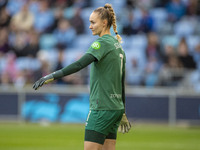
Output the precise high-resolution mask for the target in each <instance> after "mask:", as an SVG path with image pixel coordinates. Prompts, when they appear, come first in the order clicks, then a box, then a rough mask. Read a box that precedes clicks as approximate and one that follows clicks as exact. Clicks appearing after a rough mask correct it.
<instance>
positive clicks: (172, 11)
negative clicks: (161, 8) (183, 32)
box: [166, 0, 186, 22]
mask: <svg viewBox="0 0 200 150" xmlns="http://www.w3.org/2000/svg"><path fill="white" fill-rule="evenodd" d="M166 9H167V11H168V13H169V14H168V20H169V21H170V22H176V21H177V20H179V19H181V17H183V16H184V15H185V13H186V7H185V5H184V4H183V3H182V1H181V0H171V1H170V2H169V3H168V4H167V6H166Z"/></svg>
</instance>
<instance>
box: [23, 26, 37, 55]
mask: <svg viewBox="0 0 200 150" xmlns="http://www.w3.org/2000/svg"><path fill="white" fill-rule="evenodd" d="M28 36H29V37H28V38H29V40H28V43H27V45H26V47H25V56H29V57H33V58H35V57H36V56H37V53H38V52H39V50H40V45H39V35H38V33H37V32H35V31H34V30H30V31H29V33H28Z"/></svg>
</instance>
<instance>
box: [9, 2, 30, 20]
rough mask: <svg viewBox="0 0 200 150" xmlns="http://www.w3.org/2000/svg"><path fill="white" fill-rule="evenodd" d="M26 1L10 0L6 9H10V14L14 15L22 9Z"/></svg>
mask: <svg viewBox="0 0 200 150" xmlns="http://www.w3.org/2000/svg"><path fill="white" fill-rule="evenodd" d="M25 3H26V1H25V0H14V1H13V0H8V4H7V6H6V9H7V10H8V12H9V14H10V15H11V16H13V15H14V14H16V13H17V12H19V11H20V9H21V8H22V7H23V5H24V4H25Z"/></svg>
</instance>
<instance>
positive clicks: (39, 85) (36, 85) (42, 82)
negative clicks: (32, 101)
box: [33, 79, 45, 90]
mask: <svg viewBox="0 0 200 150" xmlns="http://www.w3.org/2000/svg"><path fill="white" fill-rule="evenodd" d="M44 82H45V81H44V80H42V79H40V80H38V81H36V82H35V84H34V85H33V88H34V89H35V90H37V89H38V88H39V87H41V86H42V85H43V84H44Z"/></svg>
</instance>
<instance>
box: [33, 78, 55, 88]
mask: <svg viewBox="0 0 200 150" xmlns="http://www.w3.org/2000/svg"><path fill="white" fill-rule="evenodd" d="M53 80H54V77H53V75H52V74H49V75H46V76H44V77H42V78H40V79H39V80H38V81H36V82H35V83H34V84H33V88H34V89H35V90H37V89H38V88H39V87H41V86H42V85H43V84H47V83H49V82H51V81H53Z"/></svg>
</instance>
